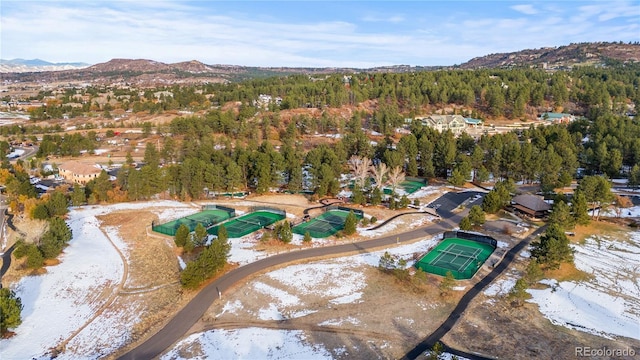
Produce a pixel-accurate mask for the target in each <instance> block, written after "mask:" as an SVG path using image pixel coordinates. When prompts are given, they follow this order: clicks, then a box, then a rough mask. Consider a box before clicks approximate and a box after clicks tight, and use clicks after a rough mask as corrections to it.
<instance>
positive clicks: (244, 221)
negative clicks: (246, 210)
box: [236, 219, 262, 227]
mask: <svg viewBox="0 0 640 360" xmlns="http://www.w3.org/2000/svg"><path fill="white" fill-rule="evenodd" d="M236 220H237V221H238V222H241V223H245V224H250V225H253V226H257V227H262V224H261V223H260V222H259V221H257V222H254V221H249V220H245V219H236Z"/></svg>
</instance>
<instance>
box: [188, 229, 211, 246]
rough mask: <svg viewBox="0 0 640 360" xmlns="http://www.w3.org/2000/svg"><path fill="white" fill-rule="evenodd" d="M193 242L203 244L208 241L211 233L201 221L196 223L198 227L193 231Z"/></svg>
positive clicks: (197, 244) (198, 244) (196, 244)
mask: <svg viewBox="0 0 640 360" xmlns="http://www.w3.org/2000/svg"><path fill="white" fill-rule="evenodd" d="M192 236H193V244H194V245H195V246H203V245H204V244H205V243H206V242H207V238H208V237H209V234H208V233H207V229H206V228H205V227H204V225H202V224H201V223H198V225H196V228H195V229H194V231H193V234H192Z"/></svg>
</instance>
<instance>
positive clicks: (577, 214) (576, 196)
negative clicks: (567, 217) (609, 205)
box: [571, 190, 591, 225]
mask: <svg viewBox="0 0 640 360" xmlns="http://www.w3.org/2000/svg"><path fill="white" fill-rule="evenodd" d="M571 215H572V216H573V221H574V223H575V224H579V225H586V224H588V223H589V221H590V220H591V219H590V218H589V205H588V204H587V198H586V197H585V196H584V194H583V193H582V191H577V190H576V191H575V192H574V193H573V199H571Z"/></svg>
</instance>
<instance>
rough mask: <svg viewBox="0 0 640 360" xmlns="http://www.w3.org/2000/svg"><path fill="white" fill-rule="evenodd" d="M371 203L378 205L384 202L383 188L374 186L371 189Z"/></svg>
mask: <svg viewBox="0 0 640 360" xmlns="http://www.w3.org/2000/svg"><path fill="white" fill-rule="evenodd" d="M370 202H371V205H374V206H377V205H380V204H381V203H382V190H380V188H379V187H374V188H373V190H371V200H370Z"/></svg>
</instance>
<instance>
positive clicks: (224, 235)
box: [218, 224, 229, 241]
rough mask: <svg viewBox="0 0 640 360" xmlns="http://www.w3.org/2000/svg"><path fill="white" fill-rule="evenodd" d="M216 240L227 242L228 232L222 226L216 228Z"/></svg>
mask: <svg viewBox="0 0 640 360" xmlns="http://www.w3.org/2000/svg"><path fill="white" fill-rule="evenodd" d="M218 239H223V241H227V240H229V232H228V231H227V227H226V226H224V224H220V225H219V226H218Z"/></svg>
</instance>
